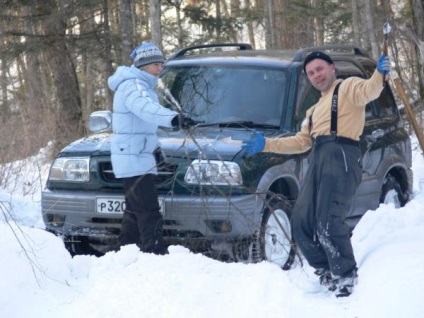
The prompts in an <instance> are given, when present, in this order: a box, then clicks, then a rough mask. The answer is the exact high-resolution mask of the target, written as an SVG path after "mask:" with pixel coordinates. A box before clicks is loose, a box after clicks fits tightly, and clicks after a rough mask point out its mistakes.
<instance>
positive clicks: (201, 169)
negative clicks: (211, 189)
mask: <svg viewBox="0 0 424 318" xmlns="http://www.w3.org/2000/svg"><path fill="white" fill-rule="evenodd" d="M184 181H185V182H186V183H189V184H213V185H242V184H243V181H242V177H241V172H240V167H239V166H238V164H236V163H234V162H230V161H218V160H200V161H199V160H197V159H196V160H194V161H193V162H192V163H191V165H190V167H189V168H188V170H187V172H186V174H185V177H184Z"/></svg>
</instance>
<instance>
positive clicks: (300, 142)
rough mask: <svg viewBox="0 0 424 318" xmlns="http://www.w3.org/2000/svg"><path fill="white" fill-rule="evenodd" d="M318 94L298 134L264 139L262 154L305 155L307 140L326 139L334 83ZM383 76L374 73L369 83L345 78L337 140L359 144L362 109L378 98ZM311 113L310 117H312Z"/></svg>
mask: <svg viewBox="0 0 424 318" xmlns="http://www.w3.org/2000/svg"><path fill="white" fill-rule="evenodd" d="M341 81H342V80H340V79H339V80H336V81H335V82H334V83H333V85H332V86H331V87H330V89H329V90H328V91H327V92H325V93H322V94H321V98H320V99H319V101H318V102H317V103H316V104H315V105H314V106H312V107H311V108H309V109H308V111H307V112H306V117H305V120H304V121H303V123H302V127H301V130H300V131H299V132H298V133H297V134H296V135H295V136H290V137H283V138H265V140H266V143H265V148H264V150H263V151H264V152H274V153H284V154H294V153H301V152H305V151H307V150H308V149H309V148H311V146H312V142H311V137H317V136H325V135H330V125H331V99H332V97H333V91H334V88H335V86H336V84H337V83H339V82H341ZM382 83H383V76H382V74H380V73H379V72H378V71H377V70H375V72H374V73H373V75H372V76H371V78H370V79H368V80H364V79H362V78H359V77H349V78H347V79H345V80H344V81H343V83H342V84H341V85H340V88H339V97H338V109H337V112H338V119H337V136H342V137H347V138H350V139H354V140H359V136H360V135H361V134H362V131H363V130H364V124H365V106H366V104H368V103H369V102H370V101H372V100H374V99H376V98H377V97H378V96H380V93H381V91H382V90H383V84H382ZM312 112H313V113H312ZM311 114H312V129H311V132H309V118H310V116H311Z"/></svg>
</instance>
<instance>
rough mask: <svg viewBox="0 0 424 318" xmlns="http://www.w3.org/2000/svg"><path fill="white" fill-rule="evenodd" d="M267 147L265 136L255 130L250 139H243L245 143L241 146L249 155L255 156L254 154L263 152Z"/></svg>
mask: <svg viewBox="0 0 424 318" xmlns="http://www.w3.org/2000/svg"><path fill="white" fill-rule="evenodd" d="M264 147H265V137H264V136H263V135H262V134H261V133H258V132H257V131H254V132H253V134H252V136H250V139H249V140H245V141H243V145H242V146H241V149H243V150H244V151H245V152H246V154H247V156H248V157H251V156H253V155H254V154H257V153H258V152H261V151H262V150H263V149H264Z"/></svg>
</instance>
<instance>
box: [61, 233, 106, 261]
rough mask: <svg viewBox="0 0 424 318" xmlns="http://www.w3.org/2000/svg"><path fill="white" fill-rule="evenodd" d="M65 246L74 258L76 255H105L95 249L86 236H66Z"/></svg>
mask: <svg viewBox="0 0 424 318" xmlns="http://www.w3.org/2000/svg"><path fill="white" fill-rule="evenodd" d="M63 241H64V244H65V247H66V249H67V250H68V252H69V253H70V254H71V256H72V257H74V256H76V255H94V256H102V255H103V253H100V252H99V251H97V250H95V249H93V248H92V247H91V245H90V241H89V238H88V237H85V236H65V237H64V239H63Z"/></svg>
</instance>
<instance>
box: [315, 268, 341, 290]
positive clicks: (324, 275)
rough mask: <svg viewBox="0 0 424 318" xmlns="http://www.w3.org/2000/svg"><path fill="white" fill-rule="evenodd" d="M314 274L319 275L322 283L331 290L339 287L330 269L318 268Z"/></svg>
mask: <svg viewBox="0 0 424 318" xmlns="http://www.w3.org/2000/svg"><path fill="white" fill-rule="evenodd" d="M314 274H315V275H317V276H318V278H319V283H320V285H322V286H325V287H327V288H328V290H330V291H335V290H336V288H337V287H336V284H335V282H334V279H333V276H332V275H331V272H330V270H329V269H325V268H318V269H316V270H315V272H314Z"/></svg>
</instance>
